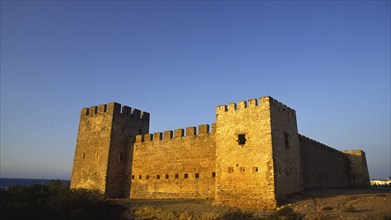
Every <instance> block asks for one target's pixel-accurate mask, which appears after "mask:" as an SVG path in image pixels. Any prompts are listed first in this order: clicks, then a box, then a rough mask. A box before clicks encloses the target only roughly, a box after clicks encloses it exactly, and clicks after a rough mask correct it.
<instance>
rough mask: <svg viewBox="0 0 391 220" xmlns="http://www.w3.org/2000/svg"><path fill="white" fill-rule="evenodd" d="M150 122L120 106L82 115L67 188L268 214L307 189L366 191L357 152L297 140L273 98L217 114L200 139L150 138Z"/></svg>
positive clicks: (288, 116)
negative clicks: (189, 201)
mask: <svg viewBox="0 0 391 220" xmlns="http://www.w3.org/2000/svg"><path fill="white" fill-rule="evenodd" d="M149 117H150V115H149V113H146V112H141V111H140V110H137V109H132V108H130V107H128V106H122V108H121V105H120V104H118V103H110V104H108V105H100V106H99V107H97V106H93V107H90V108H83V109H82V112H81V116H80V126H79V132H78V138H77V144H76V150H75V158H74V165H73V172H72V179H71V187H72V188H87V189H98V190H100V191H102V192H104V193H105V196H106V197H110V198H113V197H130V198H138V199H181V198H183V199H190V198H191V199H200V198H202V199H206V198H213V199H214V201H215V202H216V203H219V204H224V205H227V206H233V207H243V208H260V209H274V208H275V207H276V205H277V204H278V203H279V202H280V201H283V200H284V199H286V198H287V197H288V196H289V195H291V194H294V193H297V192H301V191H303V190H306V189H309V188H317V187H346V186H362V187H366V186H369V174H368V167H367V164H366V158H365V153H364V152H363V151H361V150H357V151H350V152H346V153H342V152H339V151H337V150H335V149H333V148H330V147H328V146H326V145H323V144H320V143H318V142H316V141H314V140H311V139H309V138H307V137H304V136H302V135H299V134H298V130H297V121H296V113H295V111H294V110H293V109H291V108H289V107H287V106H285V105H284V104H282V103H280V102H278V101H276V100H274V99H273V98H271V97H262V98H259V99H250V100H248V101H240V102H238V103H231V104H229V105H221V106H217V108H216V123H213V124H212V126H209V125H200V126H198V133H197V128H196V127H188V128H186V129H182V128H181V129H176V130H174V131H164V132H155V133H154V134H148V133H149ZM210 128H211V129H210ZM185 131H186V132H185Z"/></svg>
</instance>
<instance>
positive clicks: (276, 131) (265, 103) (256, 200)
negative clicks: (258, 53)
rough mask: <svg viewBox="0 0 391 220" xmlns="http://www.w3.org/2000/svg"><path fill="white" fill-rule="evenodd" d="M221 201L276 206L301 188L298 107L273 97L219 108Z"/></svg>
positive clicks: (218, 182) (218, 195) (218, 183)
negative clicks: (294, 107) (294, 108)
mask: <svg viewBox="0 0 391 220" xmlns="http://www.w3.org/2000/svg"><path fill="white" fill-rule="evenodd" d="M216 172H217V179H216V195H215V200H216V202H217V203H222V204H224V205H228V206H234V207H247V208H261V209H273V208H275V207H276V205H277V202H278V201H280V200H283V199H284V198H285V196H286V195H288V194H292V193H295V192H299V191H301V187H300V186H301V184H300V181H301V179H300V151H299V141H298V133H297V125H296V116H295V112H294V110H292V109H289V108H288V107H286V106H284V105H282V104H281V103H279V102H277V101H275V100H274V99H272V98H271V97H262V98H260V99H251V100H249V101H248V102H246V101H241V102H239V103H237V104H236V103H233V104H229V105H228V106H225V105H223V106H218V107H217V109H216Z"/></svg>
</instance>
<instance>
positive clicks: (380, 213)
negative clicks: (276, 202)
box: [113, 188, 391, 219]
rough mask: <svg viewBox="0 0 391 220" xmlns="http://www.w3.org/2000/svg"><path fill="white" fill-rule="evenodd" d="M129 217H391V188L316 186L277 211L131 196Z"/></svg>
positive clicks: (126, 200) (206, 202)
mask: <svg viewBox="0 0 391 220" xmlns="http://www.w3.org/2000/svg"><path fill="white" fill-rule="evenodd" d="M113 201H114V202H115V203H118V204H121V205H123V206H125V207H126V208H127V210H128V211H127V212H126V213H125V216H124V218H125V219H391V189H390V188H378V189H375V188H372V189H364V190H350V189H349V190H347V189H345V190H312V191H308V192H306V193H305V194H303V195H298V196H295V197H294V198H292V199H291V200H290V201H287V202H286V203H285V204H283V205H282V206H280V207H278V208H277V210H276V211H261V210H235V209H230V208H227V207H222V206H219V205H214V204H213V201H211V200H128V199H116V200H113Z"/></svg>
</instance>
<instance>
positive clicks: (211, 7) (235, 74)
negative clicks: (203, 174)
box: [0, 0, 391, 179]
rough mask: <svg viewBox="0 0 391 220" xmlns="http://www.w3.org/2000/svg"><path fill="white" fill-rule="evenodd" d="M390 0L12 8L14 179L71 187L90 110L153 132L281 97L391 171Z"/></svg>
mask: <svg viewBox="0 0 391 220" xmlns="http://www.w3.org/2000/svg"><path fill="white" fill-rule="evenodd" d="M390 81H391V80H390V1H295V2H289V1H277V2H273V1H240V2H239V1H206V2H204V1H189V2H181V1H164V2H158V1H148V2H141V1H135V2H127V1H4V0H2V1H1V173H0V176H1V177H22V178H43V177H44V178H61V179H69V178H70V176H71V172H72V163H73V154H74V150H75V144H76V137H77V129H78V123H79V114H80V109H81V108H82V107H89V106H92V105H98V104H103V103H109V102H113V101H116V102H119V103H121V104H126V105H129V106H131V107H136V108H139V109H141V110H144V111H148V112H150V113H151V129H150V131H151V132H157V131H164V130H169V129H176V128H184V127H188V126H195V125H199V124H205V123H208V124H209V123H212V122H214V121H215V107H216V106H217V105H221V104H228V103H231V102H237V101H240V100H247V99H250V98H258V97H261V96H266V95H270V96H272V97H274V98H275V99H277V100H279V101H281V102H283V103H285V104H286V105H288V106H289V107H291V108H293V109H295V110H296V112H297V119H298V129H299V132H300V133H301V134H304V135H306V136H308V137H311V138H313V139H315V140H318V141H320V142H322V143H325V144H327V145H329V146H332V147H334V148H336V149H338V150H343V149H353V148H362V149H363V150H364V151H365V152H366V153H367V160H368V166H369V171H370V176H371V178H387V177H389V176H391V174H390V156H391V155H390Z"/></svg>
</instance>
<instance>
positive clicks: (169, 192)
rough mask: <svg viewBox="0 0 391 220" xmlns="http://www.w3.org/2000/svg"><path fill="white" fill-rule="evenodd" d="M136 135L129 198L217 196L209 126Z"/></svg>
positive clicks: (213, 138) (214, 149)
mask: <svg viewBox="0 0 391 220" xmlns="http://www.w3.org/2000/svg"><path fill="white" fill-rule="evenodd" d="M198 133H199V134H198V135H197V134H196V128H195V127H190V128H187V129H186V136H184V129H177V130H175V131H174V132H172V131H166V132H164V136H163V134H162V133H160V132H159V133H155V134H153V135H151V134H147V135H144V136H140V135H139V136H137V137H136V142H135V144H134V150H133V163H132V172H131V186H130V198H138V199H179V198H184V199H195V198H204V199H205V198H214V194H215V177H216V173H215V168H216V167H215V165H216V146H215V135H214V129H213V132H212V133H209V126H208V125H200V126H199V132H198Z"/></svg>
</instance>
